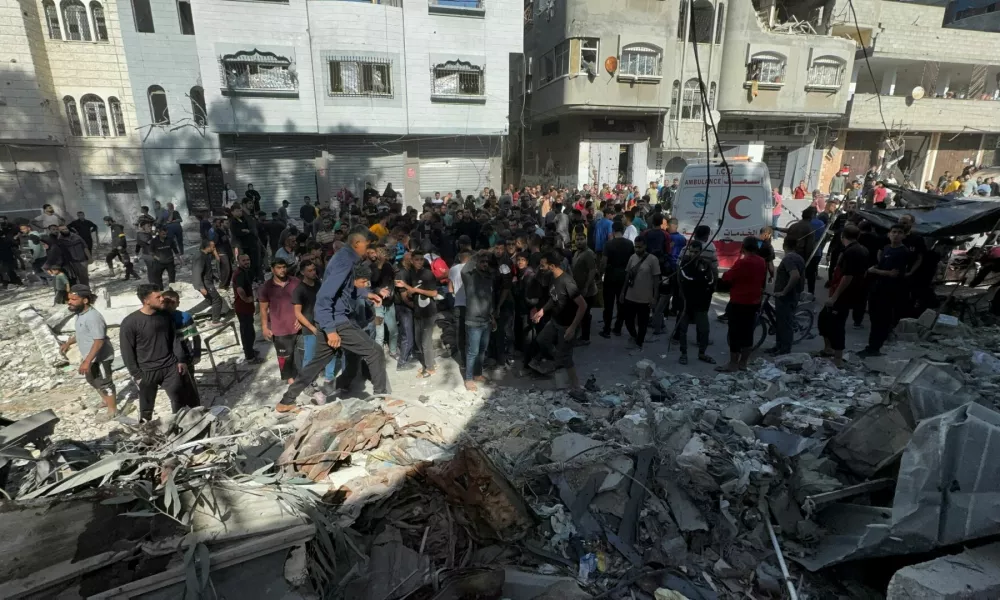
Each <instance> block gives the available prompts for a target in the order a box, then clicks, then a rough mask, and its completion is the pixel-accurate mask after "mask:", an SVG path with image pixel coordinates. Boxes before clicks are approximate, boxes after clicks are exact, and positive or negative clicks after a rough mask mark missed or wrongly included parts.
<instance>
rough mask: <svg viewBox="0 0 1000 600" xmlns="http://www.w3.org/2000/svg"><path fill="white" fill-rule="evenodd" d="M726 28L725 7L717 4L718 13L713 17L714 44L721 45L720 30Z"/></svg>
mask: <svg viewBox="0 0 1000 600" xmlns="http://www.w3.org/2000/svg"><path fill="white" fill-rule="evenodd" d="M725 26H726V5H725V4H723V3H721V2H720V3H719V13H718V14H717V15H716V17H715V43H716V44H721V43H722V30H723V29H725Z"/></svg>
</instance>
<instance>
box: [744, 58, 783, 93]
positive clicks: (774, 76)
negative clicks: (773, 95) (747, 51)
mask: <svg viewBox="0 0 1000 600" xmlns="http://www.w3.org/2000/svg"><path fill="white" fill-rule="evenodd" d="M747 81H757V82H758V83H766V84H771V85H782V84H783V83H784V82H785V57H784V56H781V55H780V54H773V53H770V52H763V53H760V54H754V55H753V56H752V57H751V58H750V62H749V63H748V64H747Z"/></svg>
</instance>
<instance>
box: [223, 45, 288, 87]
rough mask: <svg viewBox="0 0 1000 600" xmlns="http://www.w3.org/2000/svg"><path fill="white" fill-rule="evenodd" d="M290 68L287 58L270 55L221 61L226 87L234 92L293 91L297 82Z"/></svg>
mask: <svg viewBox="0 0 1000 600" xmlns="http://www.w3.org/2000/svg"><path fill="white" fill-rule="evenodd" d="M290 66H291V62H290V61H289V60H288V59H287V58H282V57H279V56H275V55H272V54H261V53H253V54H246V55H242V54H241V55H237V56H234V57H225V58H223V59H222V68H223V70H224V71H225V81H226V86H227V87H229V88H230V89H234V90H274V91H295V90H297V89H298V81H296V79H295V77H294V76H293V75H292V72H291V71H290V70H289V67H290Z"/></svg>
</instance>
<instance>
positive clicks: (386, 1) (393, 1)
mask: <svg viewBox="0 0 1000 600" xmlns="http://www.w3.org/2000/svg"><path fill="white" fill-rule="evenodd" d="M342 1H343V2H358V3H361V4H381V5H382V6H394V7H396V8H402V7H403V0H342Z"/></svg>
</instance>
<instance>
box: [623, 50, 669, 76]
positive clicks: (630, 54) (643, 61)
mask: <svg viewBox="0 0 1000 600" xmlns="http://www.w3.org/2000/svg"><path fill="white" fill-rule="evenodd" d="M661 62H662V61H661V56H660V52H659V51H657V50H653V49H652V48H625V49H624V50H622V58H621V64H620V66H619V67H618V73H619V74H620V75H631V76H633V77H659V76H660V65H661Z"/></svg>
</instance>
